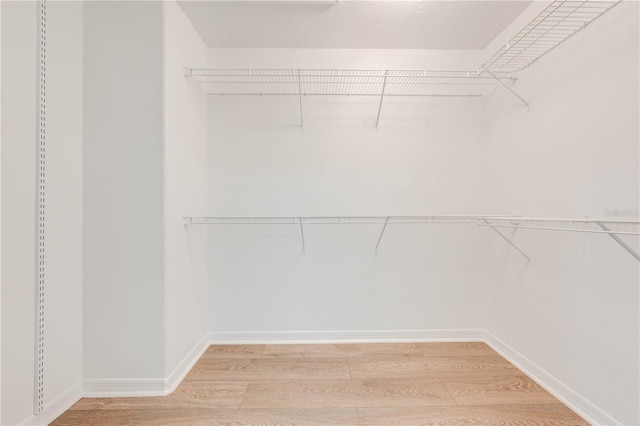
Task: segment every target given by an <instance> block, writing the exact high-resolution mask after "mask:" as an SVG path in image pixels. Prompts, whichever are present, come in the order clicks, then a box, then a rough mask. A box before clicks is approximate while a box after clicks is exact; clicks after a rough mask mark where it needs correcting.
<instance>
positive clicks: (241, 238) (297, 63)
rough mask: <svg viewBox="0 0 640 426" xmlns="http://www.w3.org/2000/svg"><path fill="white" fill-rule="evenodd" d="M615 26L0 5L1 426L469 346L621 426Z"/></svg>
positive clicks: (460, 12)
mask: <svg viewBox="0 0 640 426" xmlns="http://www.w3.org/2000/svg"><path fill="white" fill-rule="evenodd" d="M639 18H640V7H639V5H638V2H635V1H630V0H629V1H627V0H624V1H609V0H602V1H600V0H593V1H590V0H589V1H574V0H568V1H560V0H557V1H484V0H481V1H419V0H417V1H353V0H341V1H334V0H288V1H271V0H263V1H259V0H256V1H225V0H212V1H174V0H170V1H139V2H138V1H126V2H111V1H52V0H41V1H28V2H22V1H2V3H1V4H0V25H1V27H0V29H1V55H0V56H1V69H2V73H1V79H0V81H1V86H0V89H1V98H2V103H1V114H2V115H1V118H2V129H1V138H2V152H1V166H2V168H1V196H2V211H1V221H2V231H1V232H2V234H1V239H2V253H1V254H2V256H1V274H2V293H1V296H2V299H1V316H2V334H1V339H2V348H1V349H2V350H1V358H0V362H1V373H2V388H1V395H0V400H1V416H0V423H1V424H3V425H17V424H46V423H48V422H50V421H52V420H53V419H55V418H56V417H57V416H58V415H60V413H62V412H63V411H65V410H66V409H67V408H69V406H71V405H72V404H74V403H75V402H76V401H78V399H80V398H81V397H118V396H159V395H167V394H169V393H171V392H172V391H173V390H174V389H176V387H177V386H178V385H179V383H180V382H181V380H182V379H183V378H184V377H185V375H186V374H187V372H188V371H189V369H190V368H191V367H192V366H193V364H194V363H195V361H196V360H197V359H198V358H199V357H200V355H201V354H202V353H203V351H204V350H205V349H206V348H207V347H208V346H209V345H210V344H233V343H310V342H316V343H318V342H334V343H335V342H425V341H473V342H479V341H480V342H485V343H487V344H488V345H489V346H491V347H492V348H493V349H495V350H496V351H498V352H499V353H500V354H501V355H503V356H504V357H505V358H506V359H508V360H509V361H510V362H512V363H513V364H514V365H516V366H517V367H518V368H520V369H521V370H522V371H524V372H526V373H527V374H528V375H530V376H531V377H532V378H533V379H535V380H536V381H537V382H538V383H539V384H540V385H541V386H543V387H544V388H545V389H547V390H548V391H549V392H551V393H552V394H553V395H554V396H556V397H557V398H558V399H559V400H560V401H562V402H563V403H564V404H566V405H567V406H568V407H570V408H571V409H572V410H574V411H575V412H576V413H577V414H579V415H580V416H581V417H583V418H584V419H585V420H587V421H589V422H590V423H593V424H622V425H637V424H640V408H639V403H638V401H640V369H639V359H640V311H639V308H640V292H639V284H640V269H639V267H638V266H639V265H640V263H639V261H640V254H639V253H640V240H639V238H638V237H639V236H640V217H639V216H640V213H639V209H640V198H639V197H640V163H639V161H640V143H639V141H640V107H639V102H640V87H639V80H640V79H639V75H640V67H639V57H640V55H639V52H640V45H639V39H640V32H639V21H640V19H639ZM45 148H46V149H45Z"/></svg>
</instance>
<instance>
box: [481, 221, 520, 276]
mask: <svg viewBox="0 0 640 426" xmlns="http://www.w3.org/2000/svg"><path fill="white" fill-rule="evenodd" d="M482 221H483V222H484V223H486V224H487V226H489V227H490V228H491V229H493V231H494V232H495V233H496V234H498V235H500V237H502V239H504V240H505V241H506V242H507V243H509V245H510V246H511V247H513V248H514V249H516V251H517V252H518V253H520V254H521V255H522V257H524V258H525V259H527V263H528V264H529V265H531V258H530V257H529V256H527V255H526V253H525V252H523V251H522V250H520V248H519V247H518V246H517V245H515V243H514V242H513V241H511V240H510V239H509V238H507V236H506V235H504V234H503V233H502V232H500V231H499V230H497V229H496V228H495V227H494V226H493V225H492V224H491V223H489V221H488V220H487V219H485V218H482Z"/></svg>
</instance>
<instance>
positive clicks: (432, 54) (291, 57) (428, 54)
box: [209, 48, 483, 70]
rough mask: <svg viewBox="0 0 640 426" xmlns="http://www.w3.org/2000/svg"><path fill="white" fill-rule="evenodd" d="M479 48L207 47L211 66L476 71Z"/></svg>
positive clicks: (479, 57)
mask: <svg viewBox="0 0 640 426" xmlns="http://www.w3.org/2000/svg"><path fill="white" fill-rule="evenodd" d="M482 59H483V51H480V50H415V49H250V48H247V49H224V48H211V49H209V66H210V67H212V68H312V69H313V68H317V69H323V68H329V69H331V68H338V69H340V68H355V69H443V70H448V69H463V70H467V69H468V70H475V69H477V67H478V64H479V63H480V62H481V60H482Z"/></svg>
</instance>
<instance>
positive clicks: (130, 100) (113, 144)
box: [83, 1, 164, 380]
mask: <svg viewBox="0 0 640 426" xmlns="http://www.w3.org/2000/svg"><path fill="white" fill-rule="evenodd" d="M162 30H163V27H162V3H161V2H110V1H104V2H102V1H99V2H87V3H85V7H84V153H83V154H84V155H83V159H84V174H83V177H84V191H83V196H84V378H85V380H101V379H104V378H109V379H147V378H153V379H157V378H163V377H164V298H163V295H164V283H163V279H164V277H163V275H164V274H163V258H164V249H163V246H164V230H163V227H164V223H163V213H162V210H163V161H164V159H163V135H162V132H163V75H162V74H163V56H162Z"/></svg>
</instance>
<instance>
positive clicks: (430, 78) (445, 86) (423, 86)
mask: <svg viewBox="0 0 640 426" xmlns="http://www.w3.org/2000/svg"><path fill="white" fill-rule="evenodd" d="M186 75H187V76H188V77H191V78H193V80H195V81H196V82H198V83H199V84H200V86H201V87H202V89H203V90H204V91H205V93H207V94H210V95H296V96H297V95H303V96H307V95H346V96H351V95H352V96H376V97H380V96H382V95H384V96H452V97H474V96H484V95H486V94H487V93H489V92H490V91H491V90H493V89H494V88H496V87H497V86H498V84H499V83H498V82H497V81H496V79H495V78H494V77H492V76H490V75H478V73H477V72H476V71H441V70H354V69H350V70H339V69H189V68H188V69H186ZM498 77H499V78H502V79H514V77H513V75H511V74H510V73H499V75H498Z"/></svg>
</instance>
